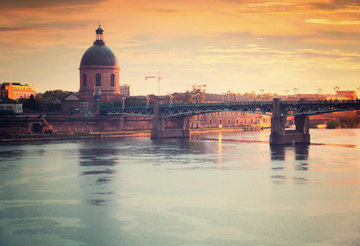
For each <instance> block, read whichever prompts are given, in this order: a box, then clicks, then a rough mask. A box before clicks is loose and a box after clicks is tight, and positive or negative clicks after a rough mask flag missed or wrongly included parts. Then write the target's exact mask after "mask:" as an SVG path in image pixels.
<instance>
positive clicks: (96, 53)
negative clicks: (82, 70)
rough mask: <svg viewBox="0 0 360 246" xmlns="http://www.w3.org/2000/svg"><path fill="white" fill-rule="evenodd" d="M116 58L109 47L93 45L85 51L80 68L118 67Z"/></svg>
mask: <svg viewBox="0 0 360 246" xmlns="http://www.w3.org/2000/svg"><path fill="white" fill-rule="evenodd" d="M118 65H119V64H118V61H117V59H116V56H115V55H114V53H113V52H112V51H111V49H110V48H109V47H107V46H106V45H105V44H104V45H95V44H94V45H93V46H91V47H90V48H89V49H87V51H85V53H84V55H83V57H82V58H81V62H80V66H118Z"/></svg>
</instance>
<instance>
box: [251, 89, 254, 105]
mask: <svg viewBox="0 0 360 246" xmlns="http://www.w3.org/2000/svg"><path fill="white" fill-rule="evenodd" d="M251 94H252V95H253V98H254V102H255V91H252V92H251Z"/></svg>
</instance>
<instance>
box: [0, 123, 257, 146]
mask: <svg viewBox="0 0 360 246" xmlns="http://www.w3.org/2000/svg"><path fill="white" fill-rule="evenodd" d="M262 129H263V128H262V127H261V126H260V125H259V126H242V127H222V128H218V127H216V128H215V127H214V128H199V129H190V133H191V134H200V133H208V132H235V131H260V130H262ZM150 134H151V131H150V130H129V131H120V132H91V133H61V134H58V133H55V134H2V135H1V136H0V143H7V142H24V141H53V140H73V139H97V138H121V137H150Z"/></svg>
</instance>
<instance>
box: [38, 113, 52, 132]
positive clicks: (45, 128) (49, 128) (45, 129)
mask: <svg viewBox="0 0 360 246" xmlns="http://www.w3.org/2000/svg"><path fill="white" fill-rule="evenodd" d="M38 118H39V119H41V120H42V121H43V122H44V125H43V126H42V128H41V133H54V129H53V127H52V125H50V124H49V123H48V122H47V121H46V120H45V118H44V117H43V116H42V115H39V116H38Z"/></svg>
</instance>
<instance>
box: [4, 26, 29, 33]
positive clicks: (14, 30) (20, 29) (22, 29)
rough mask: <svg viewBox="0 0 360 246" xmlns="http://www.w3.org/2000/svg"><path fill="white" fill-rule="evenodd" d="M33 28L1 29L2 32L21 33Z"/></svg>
mask: <svg viewBox="0 0 360 246" xmlns="http://www.w3.org/2000/svg"><path fill="white" fill-rule="evenodd" d="M30 30H32V28H25V27H0V32H19V31H30Z"/></svg>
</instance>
